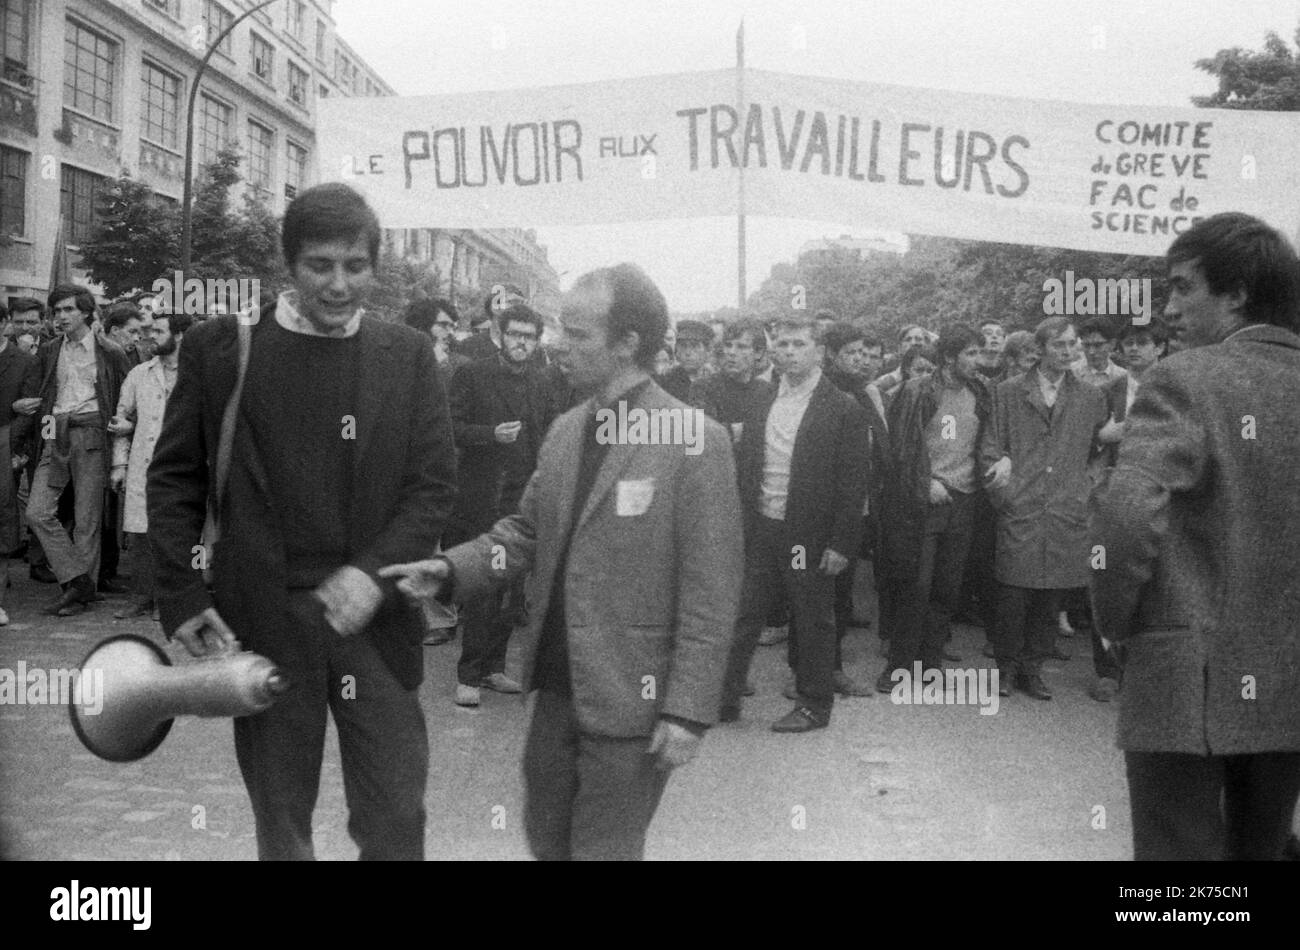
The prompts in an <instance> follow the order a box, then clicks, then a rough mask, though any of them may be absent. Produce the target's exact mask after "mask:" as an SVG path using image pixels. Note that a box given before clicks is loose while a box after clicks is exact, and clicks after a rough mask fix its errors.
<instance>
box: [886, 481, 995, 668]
mask: <svg viewBox="0 0 1300 950" xmlns="http://www.w3.org/2000/svg"><path fill="white" fill-rule="evenodd" d="M949 494H950V495H951V496H952V501H951V502H949V503H948V504H945V505H931V506H930V510H929V511H928V512H927V513H926V518H925V535H924V537H923V538H922V539H921V560H920V564H919V565H918V567H917V571H916V575H915V576H914V577H913V578H911V580H910V583H909V582H908V580H907V579H904V581H903V589H902V590H901V591H900V593H899V599H898V625H897V627H896V628H895V630H894V631H893V634H892V638H891V639H890V641H889V668H890V669H891V670H896V669H900V668H901V669H905V670H911V668H912V664H913V663H914V662H916V661H917V660H920V661H921V666H922V668H923V669H942V668H943V645H944V644H945V643H946V642H947V641H948V632H949V629H950V627H951V625H952V617H953V614H954V613H956V611H957V598H958V596H959V595H960V593H961V579H962V570H963V569H964V567H965V564H966V552H967V550H968V549H969V547H970V539H971V531H972V528H973V524H974V516H975V496H974V495H973V494H962V493H961V492H950V493H949Z"/></svg>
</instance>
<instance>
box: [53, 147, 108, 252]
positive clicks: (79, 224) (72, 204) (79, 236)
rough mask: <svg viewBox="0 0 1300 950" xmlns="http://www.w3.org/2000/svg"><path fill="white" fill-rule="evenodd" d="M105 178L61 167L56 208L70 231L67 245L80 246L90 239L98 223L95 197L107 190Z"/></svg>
mask: <svg viewBox="0 0 1300 950" xmlns="http://www.w3.org/2000/svg"><path fill="white" fill-rule="evenodd" d="M107 184H108V179H107V178H104V177H103V176H102V175H96V174H95V173H94V172H88V171H83V170H82V169H80V168H73V167H72V166H71V165H64V166H63V182H62V186H61V188H60V192H59V209H60V211H61V212H62V214H63V222H64V224H66V225H67V226H68V228H69V229H70V230H69V231H68V235H67V241H68V243H69V244H84V243H86V242H87V241H89V240H90V235H91V232H93V231H94V229H95V222H96V221H97V220H99V194H100V192H101V191H102V190H103V189H104V188H105V187H107Z"/></svg>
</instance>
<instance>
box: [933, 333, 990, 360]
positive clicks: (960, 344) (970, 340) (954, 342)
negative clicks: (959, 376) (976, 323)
mask: <svg viewBox="0 0 1300 950" xmlns="http://www.w3.org/2000/svg"><path fill="white" fill-rule="evenodd" d="M968 346H978V347H981V348H983V346H984V335H983V334H981V333H980V332H979V331H978V330H976V329H975V328H974V327H969V326H967V325H966V324H964V323H954V324H952V325H951V326H947V327H944V328H943V330H942V331H940V333H939V342H938V343H937V344H935V351H936V352H937V353H938V354H939V359H940V360H941V361H942V362H943V364H944V365H945V366H949V365H951V364H953V363H954V362H956V360H957V357H958V355H959V354H960V353H961V351H962V350H964V349H966V348H967V347H968Z"/></svg>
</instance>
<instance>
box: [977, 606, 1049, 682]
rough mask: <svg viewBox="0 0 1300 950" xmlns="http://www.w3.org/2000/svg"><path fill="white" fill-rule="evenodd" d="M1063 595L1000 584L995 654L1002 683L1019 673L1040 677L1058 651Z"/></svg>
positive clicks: (994, 645)
mask: <svg viewBox="0 0 1300 950" xmlns="http://www.w3.org/2000/svg"><path fill="white" fill-rule="evenodd" d="M1063 593H1064V592H1063V591H1061V590H1057V589H1054V588H1051V589H1048V588H1045V589H1041V590H1040V589H1037V588H1032V587H1013V586H1011V585H1010V584H998V622H997V626H996V628H995V629H996V631H997V634H996V636H995V637H994V639H993V653H994V655H995V656H996V657H997V662H998V670H999V672H1000V675H1001V678H1002V680H1003V681H1006V682H1009V680H1008V677H1011V676H1015V675H1016V674H1018V673H1021V674H1024V675H1026V676H1037V675H1038V674H1039V673H1040V672H1041V671H1042V668H1043V661H1044V660H1046V659H1047V658H1048V657H1049V656H1051V655H1052V653H1053V652H1054V651H1055V649H1056V616H1057V614H1059V613H1060V611H1061V597H1062V595H1063Z"/></svg>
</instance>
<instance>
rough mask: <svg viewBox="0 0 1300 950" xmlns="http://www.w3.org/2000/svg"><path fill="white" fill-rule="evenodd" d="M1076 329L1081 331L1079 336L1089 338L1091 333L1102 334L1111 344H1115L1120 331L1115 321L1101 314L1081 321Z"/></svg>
mask: <svg viewBox="0 0 1300 950" xmlns="http://www.w3.org/2000/svg"><path fill="white" fill-rule="evenodd" d="M1076 329H1077V330H1078V331H1079V336H1087V335H1088V334H1089V333H1100V334H1101V335H1102V336H1104V337H1105V338H1106V339H1107V340H1110V341H1111V342H1114V340H1115V337H1116V335H1117V332H1118V330H1119V328H1118V327H1117V326H1115V321H1114V320H1112V319H1111V318H1110V317H1107V316H1102V315H1100V314H1098V315H1096V316H1091V317H1089V318H1088V319H1086V320H1083V321H1081V322H1080V323H1079V324H1078V326H1077V328H1076Z"/></svg>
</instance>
